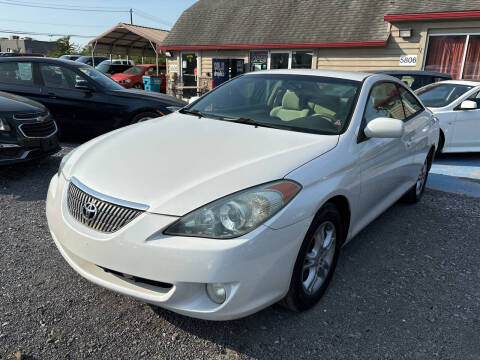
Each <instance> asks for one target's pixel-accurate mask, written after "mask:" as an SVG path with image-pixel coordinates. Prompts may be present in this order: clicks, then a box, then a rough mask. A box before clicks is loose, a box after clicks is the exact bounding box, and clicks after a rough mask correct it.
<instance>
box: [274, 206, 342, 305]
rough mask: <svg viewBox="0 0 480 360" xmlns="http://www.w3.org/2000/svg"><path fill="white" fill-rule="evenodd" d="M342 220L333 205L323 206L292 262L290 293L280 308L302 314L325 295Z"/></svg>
mask: <svg viewBox="0 0 480 360" xmlns="http://www.w3.org/2000/svg"><path fill="white" fill-rule="evenodd" d="M343 236H344V234H343V227H342V219H341V216H340V213H339V212H338V210H337V208H336V207H335V205H333V204H330V203H328V204H326V205H325V206H324V207H323V208H322V209H321V210H320V212H319V213H318V214H317V216H316V217H315V219H314V220H313V222H312V225H311V226H310V229H309V230H308V232H307V235H306V236H305V239H304V241H303V243H302V246H301V248H300V251H299V253H298V256H297V260H296V262H295V268H294V270H293V275H292V280H291V282H290V289H289V290H288V293H287V296H286V297H285V298H284V299H283V300H282V301H281V303H280V304H281V305H283V306H285V307H287V308H289V309H291V310H293V311H303V310H307V309H309V308H311V307H312V306H314V305H315V304H316V303H317V302H318V301H319V300H320V298H321V297H322V295H323V294H324V293H325V291H326V289H327V287H328V284H329V283H330V281H331V279H332V275H333V273H334V271H335V267H336V265H337V260H338V255H339V252H340V247H341V245H342V243H343Z"/></svg>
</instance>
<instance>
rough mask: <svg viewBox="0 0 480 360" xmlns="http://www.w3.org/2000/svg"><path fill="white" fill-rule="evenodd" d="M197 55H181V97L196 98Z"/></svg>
mask: <svg viewBox="0 0 480 360" xmlns="http://www.w3.org/2000/svg"><path fill="white" fill-rule="evenodd" d="M197 75H198V74H197V54H195V53H182V82H183V97H184V98H186V99H189V98H191V97H192V96H197V86H198V85H197V80H198V76H197Z"/></svg>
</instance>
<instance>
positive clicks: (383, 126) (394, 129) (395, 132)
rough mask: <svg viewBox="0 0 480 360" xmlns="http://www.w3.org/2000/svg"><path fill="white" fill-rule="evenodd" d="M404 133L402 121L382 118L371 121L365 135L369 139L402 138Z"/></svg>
mask: <svg viewBox="0 0 480 360" xmlns="http://www.w3.org/2000/svg"><path fill="white" fill-rule="evenodd" d="M404 131H405V124H404V123H403V121H402V120H398V119H391V118H386V117H380V118H376V119H373V120H372V121H370V122H369V123H368V124H367V126H366V127H365V130H364V133H365V136H367V137H369V138H401V137H402V136H403V133H404Z"/></svg>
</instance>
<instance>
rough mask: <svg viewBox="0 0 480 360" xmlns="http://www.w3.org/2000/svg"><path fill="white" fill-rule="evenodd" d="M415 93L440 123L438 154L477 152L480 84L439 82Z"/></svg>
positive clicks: (462, 81)
mask: <svg viewBox="0 0 480 360" xmlns="http://www.w3.org/2000/svg"><path fill="white" fill-rule="evenodd" d="M415 93H416V94H417V96H418V97H419V98H420V99H421V100H422V102H423V104H424V105H425V106H427V107H428V108H429V109H430V110H431V111H432V112H433V113H434V114H435V116H436V117H437V118H438V119H439V121H440V143H439V147H438V150H439V152H443V153H454V152H480V82H476V81H464V80H448V81H442V82H438V83H435V84H430V85H427V86H424V87H423V88H420V89H418V90H417V91H416V92H415Z"/></svg>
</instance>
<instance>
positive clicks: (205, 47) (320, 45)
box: [158, 40, 387, 51]
mask: <svg viewBox="0 0 480 360" xmlns="http://www.w3.org/2000/svg"><path fill="white" fill-rule="evenodd" d="M386 45H387V42H386V41H384V40H380V41H349V42H325V43H301V44H245V45H194V46H187V45H185V46H159V47H158V49H159V50H163V51H165V50H238V49H307V48H328V47H375V46H386Z"/></svg>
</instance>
